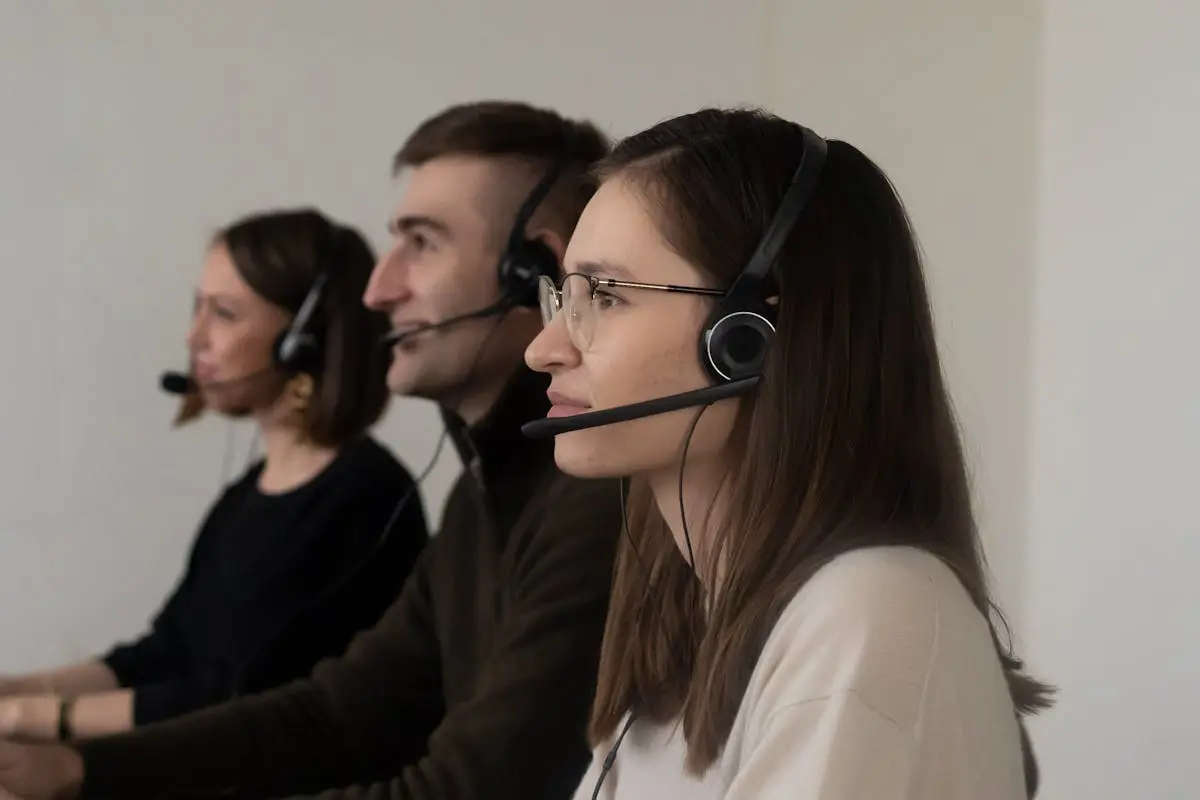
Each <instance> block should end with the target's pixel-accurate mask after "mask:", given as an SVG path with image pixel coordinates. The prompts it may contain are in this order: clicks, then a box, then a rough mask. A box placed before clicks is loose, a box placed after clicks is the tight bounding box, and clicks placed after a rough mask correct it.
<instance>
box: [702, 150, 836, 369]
mask: <svg viewBox="0 0 1200 800" xmlns="http://www.w3.org/2000/svg"><path fill="white" fill-rule="evenodd" d="M801 131H802V133H803V137H804V150H803V151H802V154H801V156H800V166H799V167H797V168H796V172H795V174H794V175H793V176H792V180H791V183H790V184H789V186H788V189H787V192H786V193H785V194H784V196H783V200H782V201H780V204H779V209H778V210H777V211H776V212H775V216H774V218H773V219H772V220H771V224H770V225H769V226H768V227H767V232H766V233H765V234H763V237H762V240H761V241H760V242H759V243H758V247H757V249H755V251H754V254H753V255H752V256H751V257H750V260H749V261H748V262H747V263H746V266H745V268H743V269H742V272H741V274H740V275H738V277H737V279H736V280H734V282H733V285H732V286H731V287H729V291H728V292H726V293H725V295H724V296H723V297H722V298H721V300H720V302H719V303H718V304H717V306H716V308H714V309H713V311H712V313H711V314H710V315H709V317H708V319H707V320H706V321H705V323H704V328H703V329H702V332H701V334H700V363H701V364H702V365H703V366H704V368H705V370H706V371H707V372H708V375H709V377H710V378H711V379H712V380H713V382H714V383H716V384H718V385H720V384H726V383H733V382H734V381H740V380H745V379H747V378H754V377H757V376H759V375H761V374H762V368H763V362H764V361H765V360H766V357H767V350H768V349H769V347H770V344H771V340H772V339H773V338H774V337H775V319H776V313H777V312H776V308H775V307H774V306H773V305H771V304H770V303H768V302H767V298H768V294H767V290H768V289H769V287H770V286H771V284H772V283H773V281H772V280H771V277H770V274H771V269H772V268H773V267H774V266H775V261H776V260H777V259H778V258H779V251H780V250H781V249H782V248H783V245H784V243H785V242H787V238H788V236H789V235H790V234H791V232H792V228H793V227H794V226H795V224H796V221H797V220H798V219H799V217H800V213H801V212H802V211H803V210H804V206H805V205H806V204H807V203H808V200H809V198H810V197H811V196H812V191H813V188H814V187H815V186H816V185H817V178H818V176H819V175H820V174H821V167H822V166H823V165H824V163H825V154H826V152H827V150H828V145H827V144H826V142H825V140H824V139H823V138H821V137H820V136H819V135H817V134H816V133H815V132H814V131H811V130H809V129H808V128H803V127H802V128H801Z"/></svg>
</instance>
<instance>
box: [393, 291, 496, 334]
mask: <svg viewBox="0 0 1200 800" xmlns="http://www.w3.org/2000/svg"><path fill="white" fill-rule="evenodd" d="M510 308H512V303H510V302H509V301H508V299H502V300H499V301H498V302H495V303H492V304H491V305H490V306H485V307H484V308H481V309H478V310H476V311H472V312H470V313H468V314H459V315H458V316H457V317H451V318H450V319H444V320H442V321H441V322H434V323H431V324H429V325H420V326H418V327H416V328H405V329H402V330H398V331H391V332H390V333H388V334H387V335H386V336H384V337H383V339H382V342H383V343H384V344H385V345H397V344H400V342H402V341H404V340H405V339H407V338H409V337H411V336H416V335H417V334H419V333H425V332H427V331H437V330H441V329H442V328H449V327H451V326H453V325H457V324H458V323H460V322H466V321H467V320H471V319H483V318H485V317H494V316H496V315H497V314H503V313H504V312H505V311H508V310H509V309H510Z"/></svg>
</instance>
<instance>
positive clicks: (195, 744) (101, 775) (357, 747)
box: [76, 540, 442, 800]
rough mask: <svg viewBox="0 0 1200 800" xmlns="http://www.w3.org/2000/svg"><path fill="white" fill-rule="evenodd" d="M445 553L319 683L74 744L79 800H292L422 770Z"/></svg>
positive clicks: (429, 552) (434, 687) (424, 560)
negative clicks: (398, 762) (415, 763)
mask: <svg viewBox="0 0 1200 800" xmlns="http://www.w3.org/2000/svg"><path fill="white" fill-rule="evenodd" d="M435 541H436V540H435ZM437 549H438V548H437V547H436V546H433V545H431V546H430V547H428V548H426V549H425V551H424V552H423V553H422V555H421V557H420V559H419V561H418V564H417V567H416V569H415V570H414V572H413V575H412V577H411V579H410V580H409V581H408V582H407V584H406V585H405V589H404V591H403V593H402V594H401V596H400V598H399V599H398V600H397V601H396V602H395V604H393V606H392V607H391V608H390V609H389V610H388V612H387V614H386V615H385V616H384V618H383V619H382V620H381V621H380V623H379V624H378V625H377V626H376V627H375V628H373V629H372V630H370V631H367V632H366V633H364V634H362V635H360V636H359V637H357V638H356V639H355V640H354V642H353V643H352V644H351V646H350V648H349V650H348V651H347V653H346V655H345V656H344V657H342V658H341V659H338V660H336V661H327V662H323V663H322V664H320V665H318V667H317V668H316V670H314V673H313V677H312V678H311V679H308V680H303V681H298V682H294V683H291V684H289V685H287V686H284V687H280V688H278V689H275V690H272V691H268V692H263V693H262V694H258V695H255V696H251V697H245V698H242V699H240V700H237V701H233V702H229V703H223V704H221V705H219V706H214V707H211V708H208V709H205V710H202V711H199V712H196V713H194V714H190V715H187V716H184V717H180V718H178V719H175V720H171V721H170V722H166V723H162V724H159V725H151V726H147V727H146V728H143V729H139V730H137V731H133V732H131V733H127V734H122V735H119V736H113V737H106V738H101V739H95V740H92V741H85V742H80V743H77V744H76V747H77V748H78V750H79V752H80V754H81V755H82V757H83V762H84V785H83V787H82V789H81V793H80V795H79V796H80V797H82V798H112V799H113V800H115V799H116V798H126V797H148V796H156V797H159V796H161V797H172V796H197V795H200V796H203V795H205V794H218V795H221V796H224V797H264V796H266V797H274V796H286V795H289V794H297V793H303V792H313V791H320V790H323V789H325V788H327V787H328V786H330V785H340V784H343V783H348V782H350V781H352V780H355V779H357V778H358V777H359V776H360V775H382V774H386V765H387V764H388V763H389V762H390V761H391V760H392V759H395V758H401V759H406V758H407V759H412V760H415V759H416V758H417V757H418V756H419V754H420V753H421V751H422V750H423V745H424V738H425V737H424V735H423V733H425V734H427V733H428V731H430V730H432V728H433V726H434V724H435V721H436V719H437V718H438V717H439V716H440V714H441V711H442V709H441V707H440V706H441V701H440V697H441V686H440V674H439V658H438V648H437V643H436V637H435V634H434V628H433V617H432V613H431V608H430V601H429V590H428V572H429V562H430V560H431V559H432V558H433V557H434V556H435V555H436V551H437ZM397 709H402V711H400V712H398V711H397Z"/></svg>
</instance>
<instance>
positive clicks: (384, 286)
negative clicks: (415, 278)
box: [363, 245, 411, 311]
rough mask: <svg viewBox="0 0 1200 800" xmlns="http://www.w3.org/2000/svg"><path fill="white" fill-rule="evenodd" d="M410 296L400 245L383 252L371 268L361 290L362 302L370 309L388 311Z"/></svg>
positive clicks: (406, 268) (406, 269) (406, 271)
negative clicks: (373, 267) (364, 287)
mask: <svg viewBox="0 0 1200 800" xmlns="http://www.w3.org/2000/svg"><path fill="white" fill-rule="evenodd" d="M410 296H411V292H410V290H409V287H408V267H407V265H406V264H404V260H403V257H402V255H401V253H400V246H399V245H396V246H394V247H393V248H392V249H391V250H389V251H387V252H386V253H384V254H383V257H382V258H380V259H379V261H377V262H376V263H375V269H373V270H371V279H370V280H368V281H367V288H366V291H364V292H363V304H364V305H365V306H366V307H367V308H369V309H371V310H372V311H390V310H391V309H392V308H394V307H395V306H397V305H399V304H401V303H403V302H405V301H406V300H408V299H409V297H410Z"/></svg>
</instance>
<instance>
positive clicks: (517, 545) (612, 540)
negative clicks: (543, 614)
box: [510, 473, 622, 595]
mask: <svg viewBox="0 0 1200 800" xmlns="http://www.w3.org/2000/svg"><path fill="white" fill-rule="evenodd" d="M620 491H621V486H620V483H619V481H616V480H590V479H580V478H574V477H571V476H568V475H563V474H561V473H558V474H556V475H554V476H553V477H549V478H547V479H546V482H545V484H544V485H543V487H542V488H541V490H540V491H539V492H538V496H537V497H535V498H534V499H533V500H532V501H531V502H530V504H529V507H528V508H527V509H526V513H525V514H524V515H522V516H523V519H522V521H521V523H520V524H519V525H518V528H519V530H517V531H514V536H513V537H512V539H511V540H510V545H511V547H512V555H513V558H514V561H515V565H516V568H517V573H518V574H517V578H518V581H519V582H520V581H522V580H525V579H529V580H535V581H536V580H540V579H542V578H545V577H546V576H547V574H548V573H550V572H558V573H560V574H561V576H562V579H563V580H567V581H571V580H577V581H580V582H582V583H586V584H588V585H589V586H599V587H601V588H602V590H603V592H604V593H605V595H607V592H608V591H609V587H610V584H611V581H612V567H613V561H614V559H615V557H616V550H617V543H618V541H619V540H620V536H621V530H622V528H621V494H620ZM556 580H557V579H556Z"/></svg>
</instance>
